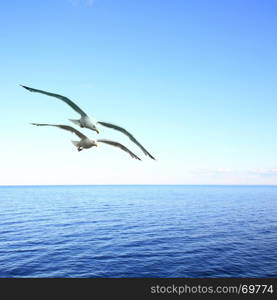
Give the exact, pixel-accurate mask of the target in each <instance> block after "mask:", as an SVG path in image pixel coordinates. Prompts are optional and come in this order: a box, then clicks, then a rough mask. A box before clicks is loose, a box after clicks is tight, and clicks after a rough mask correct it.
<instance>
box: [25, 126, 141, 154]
mask: <svg viewBox="0 0 277 300" xmlns="http://www.w3.org/2000/svg"><path fill="white" fill-rule="evenodd" d="M31 124H32V125H36V126H54V127H58V128H61V129H64V130H67V131H70V132H73V133H75V134H76V135H77V136H78V137H79V138H80V139H81V140H80V141H72V143H73V145H74V146H76V147H77V148H78V151H82V150H83V149H89V148H91V147H94V146H96V147H97V146H98V144H97V143H104V144H108V145H111V146H114V147H118V148H120V149H122V150H123V151H126V152H127V153H129V154H130V155H131V157H133V158H135V159H138V160H141V159H140V158H139V157H137V156H136V155H135V154H134V153H133V152H131V151H130V150H129V149H128V148H126V147H125V146H123V145H122V144H120V143H117V142H114V141H110V140H91V139H89V138H88V137H87V136H85V135H84V134H82V133H81V132H80V131H78V130H77V129H75V128H73V127H71V126H67V125H58V124H57V125H56V124H40V123H31Z"/></svg>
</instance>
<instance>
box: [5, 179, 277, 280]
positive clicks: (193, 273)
mask: <svg viewBox="0 0 277 300" xmlns="http://www.w3.org/2000/svg"><path fill="white" fill-rule="evenodd" d="M0 277H1V278H9V277H15V278H21V277H27V278H69V277H72V278H95V277H100V278H108V277H109V278H127V277H131V278H138V277H148V278H149V277H151V278H215V277H240V278H242V277H251V278H254V277H257V278H267V277H277V187H276V186H222V185H221V186H215V185H213V186H212V185H211V186H207V185H206V186H204V185H202V186H201V185H95V186H94V185H91V186H1V187H0Z"/></svg>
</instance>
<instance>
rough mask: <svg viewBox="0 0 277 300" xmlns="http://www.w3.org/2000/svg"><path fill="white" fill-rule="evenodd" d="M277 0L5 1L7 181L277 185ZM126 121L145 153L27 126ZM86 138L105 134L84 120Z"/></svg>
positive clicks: (0, 136)
mask: <svg viewBox="0 0 277 300" xmlns="http://www.w3.org/2000/svg"><path fill="white" fill-rule="evenodd" d="M276 15H277V1H275V0H272V1H271V0H266V1H260V0H243V1H242V0H222V1H218V0H209V1H207V0H188V1H185V0H170V1H169V0H167V1H166V0H165V1H163V0H94V1H92V0H90V1H89V0H59V1H57V0H47V1H35V0H25V1H20V0H13V1H1V2H0V36H1V50H0V51H1V64H0V65H1V72H0V79H1V95H0V101H1V110H0V112H1V118H0V125H1V131H0V141H1V142H0V143H1V156H0V170H1V172H0V184H2V185H6V184H277V97H276V96H277V18H276ZM19 84H25V85H27V86H31V87H34V88H39V89H44V90H47V91H51V92H57V93H60V94H62V95H65V96H68V97H69V98H71V99H73V100H74V101H76V103H77V104H78V105H79V106H80V107H81V108H83V109H84V110H85V111H86V112H88V113H89V114H90V115H92V116H94V117H95V118H96V119H98V120H102V121H107V122H113V123H115V124H118V125H121V126H123V127H125V128H126V129H128V130H129V131H130V132H131V133H133V134H134V136H135V137H136V138H137V139H138V140H139V141H140V142H141V143H142V144H143V145H144V146H145V147H146V148H147V149H148V150H149V152H150V153H152V154H153V155H154V156H155V157H157V161H152V160H150V159H148V158H147V157H146V156H144V155H143V153H142V152H141V151H140V149H139V148H137V147H136V145H134V144H132V143H131V142H130V141H129V140H128V138H126V137H125V136H124V135H122V134H120V133H118V132H114V131H112V130H109V129H103V130H102V132H101V135H99V136H98V137H99V138H100V137H101V138H106V139H114V140H117V141H119V142H121V143H123V144H124V145H126V146H127V147H129V148H130V149H131V150H132V151H134V152H135V153H136V154H137V155H139V156H140V157H141V158H142V159H143V160H142V161H141V162H140V161H136V160H134V159H131V158H130V157H129V156H128V154H126V153H124V152H122V151H120V150H118V149H114V148H112V147H109V146H107V145H101V147H98V148H97V149H90V150H86V151H82V152H80V153H79V152H77V150H76V148H75V147H74V146H73V145H72V144H71V142H70V140H76V138H75V137H74V136H73V135H72V134H71V133H67V132H64V131H62V130H59V129H56V128H46V127H45V128H38V127H32V126H31V125H29V123H30V122H48V123H60V124H70V122H69V121H68V118H78V114H76V113H75V112H74V111H73V110H72V109H71V108H70V107H68V106H67V105H66V104H64V103H62V102H61V101H59V100H56V99H54V98H50V97H47V96H44V95H40V94H34V93H29V92H28V91H26V90H24V89H22V88H21V87H20V86H19ZM83 132H84V133H86V134H87V135H89V136H91V137H92V138H94V137H96V135H95V134H94V132H92V131H89V130H87V129H85V130H83Z"/></svg>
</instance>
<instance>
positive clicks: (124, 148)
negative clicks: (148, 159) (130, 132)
mask: <svg viewBox="0 0 277 300" xmlns="http://www.w3.org/2000/svg"><path fill="white" fill-rule="evenodd" d="M97 142H99V143H105V144H108V145H111V146H114V147H118V148H120V149H122V150H123V151H126V152H127V153H129V154H130V155H131V156H132V157H133V158H135V159H138V160H141V159H140V158H139V157H138V156H136V155H135V154H134V153H133V152H132V151H130V150H129V149H128V148H126V147H125V146H123V145H122V144H120V143H117V142H114V141H110V140H97Z"/></svg>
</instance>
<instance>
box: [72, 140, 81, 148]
mask: <svg viewBox="0 0 277 300" xmlns="http://www.w3.org/2000/svg"><path fill="white" fill-rule="evenodd" d="M71 142H72V144H73V145H74V146H75V147H79V141H71Z"/></svg>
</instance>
